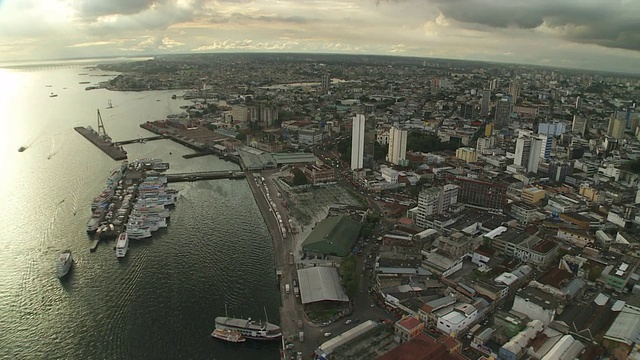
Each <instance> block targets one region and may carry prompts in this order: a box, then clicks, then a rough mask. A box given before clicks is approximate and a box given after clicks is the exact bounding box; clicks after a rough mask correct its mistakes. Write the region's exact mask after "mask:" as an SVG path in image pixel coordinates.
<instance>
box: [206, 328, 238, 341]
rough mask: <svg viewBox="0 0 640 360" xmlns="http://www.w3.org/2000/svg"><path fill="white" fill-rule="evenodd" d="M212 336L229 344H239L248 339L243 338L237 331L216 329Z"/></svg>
mask: <svg viewBox="0 0 640 360" xmlns="http://www.w3.org/2000/svg"><path fill="white" fill-rule="evenodd" d="M211 336H212V337H214V338H216V339H220V340H224V341H228V342H232V343H239V342H245V341H247V339H246V338H245V337H244V336H242V334H241V333H240V332H239V331H237V330H221V329H215V330H213V332H212V333H211Z"/></svg>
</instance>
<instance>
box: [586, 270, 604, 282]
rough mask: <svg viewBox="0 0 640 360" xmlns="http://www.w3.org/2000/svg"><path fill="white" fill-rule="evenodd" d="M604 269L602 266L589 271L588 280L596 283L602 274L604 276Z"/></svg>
mask: <svg viewBox="0 0 640 360" xmlns="http://www.w3.org/2000/svg"><path fill="white" fill-rule="evenodd" d="M603 270H604V269H603V268H602V267H601V266H594V267H592V268H591V269H590V270H589V275H588V276H587V280H589V281H596V280H598V278H599V277H600V274H602V271H603Z"/></svg>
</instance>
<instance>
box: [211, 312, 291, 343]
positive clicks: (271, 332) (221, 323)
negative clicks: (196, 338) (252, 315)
mask: <svg viewBox="0 0 640 360" xmlns="http://www.w3.org/2000/svg"><path fill="white" fill-rule="evenodd" d="M216 329H217V330H236V331H238V332H239V333H240V334H241V335H242V336H244V337H245V338H247V339H254V340H268V341H271V340H278V339H280V338H281V337H282V330H280V326H278V325H275V324H271V323H269V322H266V321H265V322H262V321H254V320H251V319H236V318H230V317H226V316H218V317H216Z"/></svg>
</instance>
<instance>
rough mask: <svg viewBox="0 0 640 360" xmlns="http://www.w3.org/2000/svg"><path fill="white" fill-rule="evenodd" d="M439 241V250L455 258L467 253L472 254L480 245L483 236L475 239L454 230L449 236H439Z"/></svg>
mask: <svg viewBox="0 0 640 360" xmlns="http://www.w3.org/2000/svg"><path fill="white" fill-rule="evenodd" d="M437 241H438V250H439V251H440V252H443V253H446V254H447V255H449V257H451V258H453V259H455V258H459V257H462V256H465V255H467V254H472V253H473V251H474V250H475V249H476V248H477V247H478V246H480V244H481V242H482V238H479V239H478V240H475V239H474V238H472V237H470V236H468V235H465V234H464V233H461V232H454V233H452V234H451V235H449V236H440V237H438V239H437Z"/></svg>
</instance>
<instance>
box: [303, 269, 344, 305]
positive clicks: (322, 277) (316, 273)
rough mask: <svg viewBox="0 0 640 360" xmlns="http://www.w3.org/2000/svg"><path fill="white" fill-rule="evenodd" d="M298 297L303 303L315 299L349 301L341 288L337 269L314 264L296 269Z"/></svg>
mask: <svg viewBox="0 0 640 360" xmlns="http://www.w3.org/2000/svg"><path fill="white" fill-rule="evenodd" d="M298 279H299V282H300V299H301V300H302V303H303V304H309V303H313V302H317V301H341V302H345V301H349V298H348V297H347V295H346V294H345V292H344V290H343V289H342V285H341V282H340V277H339V276H338V270H336V268H332V267H325V266H316V267H311V268H306V269H300V270H298Z"/></svg>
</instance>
